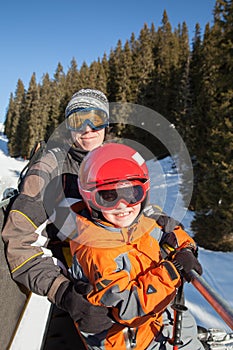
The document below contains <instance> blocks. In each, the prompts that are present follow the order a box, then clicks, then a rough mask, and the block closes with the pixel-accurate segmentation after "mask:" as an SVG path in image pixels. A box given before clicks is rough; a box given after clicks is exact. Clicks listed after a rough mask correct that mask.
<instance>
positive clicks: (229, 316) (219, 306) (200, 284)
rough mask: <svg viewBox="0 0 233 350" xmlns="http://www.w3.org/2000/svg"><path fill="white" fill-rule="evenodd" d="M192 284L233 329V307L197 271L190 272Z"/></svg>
mask: <svg viewBox="0 0 233 350" xmlns="http://www.w3.org/2000/svg"><path fill="white" fill-rule="evenodd" d="M189 277H190V278H191V283H192V285H193V286H194V287H195V288H196V289H197V290H198V291H199V292H200V294H201V295H202V296H203V297H204V298H205V299H206V300H207V301H208V303H209V304H210V305H211V306H212V307H213V309H215V311H216V312H217V313H218V314H219V315H220V316H221V318H222V319H223V320H224V321H225V322H226V324H227V325H228V326H229V327H230V328H231V329H232V330H233V309H232V308H231V307H230V305H228V304H227V303H226V302H225V300H224V299H223V298H222V297H221V296H220V295H219V294H218V293H217V292H216V291H215V290H214V289H213V288H212V287H211V286H210V285H209V284H208V283H207V282H206V281H205V280H204V278H203V277H201V276H200V275H199V274H198V273H197V272H196V271H194V270H191V271H190V273H189Z"/></svg>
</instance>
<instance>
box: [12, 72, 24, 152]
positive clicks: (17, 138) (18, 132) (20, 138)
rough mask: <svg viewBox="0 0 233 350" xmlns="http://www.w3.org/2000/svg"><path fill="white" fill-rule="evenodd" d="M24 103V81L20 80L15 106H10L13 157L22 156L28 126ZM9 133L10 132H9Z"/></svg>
mask: <svg viewBox="0 0 233 350" xmlns="http://www.w3.org/2000/svg"><path fill="white" fill-rule="evenodd" d="M24 101H25V89H24V84H23V82H22V80H20V79H19V80H18V82H17V88H16V92H15V99H14V103H13V106H12V105H10V108H9V111H8V112H9V114H8V118H9V117H10V115H11V117H10V119H11V122H10V126H9V127H10V134H8V137H9V142H8V149H9V153H10V155H11V156H13V157H16V156H20V155H22V153H21V147H22V144H23V142H24V131H25V129H26V128H27V126H26V125H25V124H24V120H23V117H24ZM7 132H8V131H7Z"/></svg>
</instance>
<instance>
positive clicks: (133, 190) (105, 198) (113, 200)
mask: <svg viewBox="0 0 233 350" xmlns="http://www.w3.org/2000/svg"><path fill="white" fill-rule="evenodd" d="M144 198H145V190H144V187H143V185H134V186H130V187H122V188H114V189H108V190H99V191H96V193H95V204H97V206H98V207H99V208H103V209H104V208H108V209H109V208H114V207H116V206H117V204H118V203H119V201H121V200H124V202H126V203H127V204H128V205H129V206H133V205H136V204H139V203H140V202H142V201H143V199H144Z"/></svg>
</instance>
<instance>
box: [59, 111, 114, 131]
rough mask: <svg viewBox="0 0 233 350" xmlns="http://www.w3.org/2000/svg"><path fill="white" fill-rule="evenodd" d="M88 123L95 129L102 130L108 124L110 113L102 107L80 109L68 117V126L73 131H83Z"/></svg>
mask: <svg viewBox="0 0 233 350" xmlns="http://www.w3.org/2000/svg"><path fill="white" fill-rule="evenodd" d="M87 125H89V126H90V127H91V128H92V129H93V130H100V129H103V128H106V127H107V126H108V115H107V113H106V112H105V111H103V110H102V109H97V108H95V109H93V108H86V109H81V110H80V109H78V110H76V111H74V112H73V113H72V114H71V115H70V116H69V117H68V118H67V119H66V127H67V129H69V130H72V131H81V130H82V129H84V128H85V127H86V126H87Z"/></svg>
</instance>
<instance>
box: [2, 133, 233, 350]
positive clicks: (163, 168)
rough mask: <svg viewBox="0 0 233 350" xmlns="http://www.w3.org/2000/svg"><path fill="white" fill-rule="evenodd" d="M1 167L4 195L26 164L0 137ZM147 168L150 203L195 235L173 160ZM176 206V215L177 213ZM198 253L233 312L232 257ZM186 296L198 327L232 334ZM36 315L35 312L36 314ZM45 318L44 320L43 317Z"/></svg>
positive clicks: (192, 294) (191, 291) (198, 299)
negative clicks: (183, 201) (183, 203)
mask: <svg viewBox="0 0 233 350" xmlns="http://www.w3.org/2000/svg"><path fill="white" fill-rule="evenodd" d="M0 164H1V167H0V195H1V194H2V192H3V190H4V189H5V188H6V187H9V186H13V187H14V186H16V184H17V176H18V174H19V172H20V170H21V169H22V168H23V167H24V165H25V161H23V160H20V159H13V158H10V157H9V156H8V155H7V139H6V138H5V137H4V136H3V135H0ZM147 164H148V167H149V171H150V175H151V189H152V190H151V202H153V203H156V204H158V205H160V206H161V207H162V208H163V210H164V211H166V212H167V213H168V214H169V215H173V216H175V217H176V216H177V219H179V220H180V219H181V218H182V223H183V224H184V226H185V228H186V230H187V231H188V232H189V233H190V234H191V235H192V232H191V230H190V222H191V220H192V217H193V213H191V212H189V211H187V210H186V209H185V208H183V206H182V198H181V196H180V194H179V191H178V185H179V181H180V180H179V178H178V176H177V174H176V172H175V171H174V169H172V161H171V159H170V158H169V157H168V158H166V159H163V160H161V161H156V162H155V161H154V160H151V161H148V163H147ZM175 202H176V211H175V213H174V203H175ZM177 203H178V204H177ZM177 208H178V210H177ZM199 251H200V253H199V260H200V262H201V264H202V266H203V269H204V273H203V277H204V279H205V280H206V281H207V283H208V284H209V285H210V286H212V287H213V288H214V289H215V290H216V292H217V293H218V294H219V295H220V296H221V297H223V298H224V299H225V301H227V302H228V303H229V305H230V306H231V307H232V308H233V293H232V290H233V276H232V266H233V253H223V252H212V251H208V250H205V249H202V248H200V249H199ZM0 288H1V287H0ZM185 294H186V305H187V306H188V307H189V309H190V310H191V311H192V313H193V315H194V316H195V318H196V320H197V323H198V324H199V325H201V326H204V327H207V328H209V327H214V328H223V329H226V330H228V331H229V330H230V329H229V327H228V326H227V325H226V324H225V322H224V321H223V320H222V319H221V317H220V316H219V315H218V314H217V313H216V312H215V311H214V310H213V308H212V307H211V306H210V305H209V304H208V303H207V302H206V301H205V299H204V298H203V297H202V296H201V295H200V294H199V292H197V291H196V289H195V288H194V287H193V285H192V284H187V283H186V284H185ZM43 300H44V298H43ZM33 305H34V306H33V307H34V308H36V307H38V309H39V308H40V303H38V302H37V303H36V304H33ZM36 305H38V306H36ZM37 311H38V310H35V314H36V312H37ZM32 314H33V312H32ZM30 317H33V316H30ZM37 317H38V316H37ZM42 317H44V316H43V315H42ZM37 321H38V319H37ZM24 349H25V347H24ZM17 350H18V349H17Z"/></svg>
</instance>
